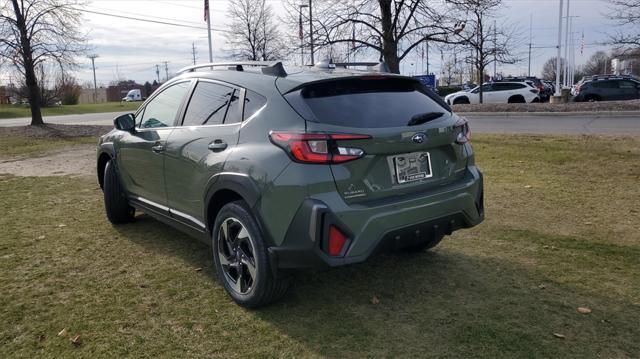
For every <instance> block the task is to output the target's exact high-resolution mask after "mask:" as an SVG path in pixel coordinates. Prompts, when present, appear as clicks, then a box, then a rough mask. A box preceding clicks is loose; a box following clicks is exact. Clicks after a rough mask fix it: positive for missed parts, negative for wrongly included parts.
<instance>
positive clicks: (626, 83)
mask: <svg viewBox="0 0 640 359" xmlns="http://www.w3.org/2000/svg"><path fill="white" fill-rule="evenodd" d="M619 84H620V88H621V89H634V88H636V86H637V85H638V84H637V83H636V82H633V81H620V83H619Z"/></svg>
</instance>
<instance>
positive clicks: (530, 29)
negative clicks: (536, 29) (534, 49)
mask: <svg viewBox="0 0 640 359" xmlns="http://www.w3.org/2000/svg"><path fill="white" fill-rule="evenodd" d="M532 30H533V14H529V70H528V71H527V76H531V40H532V38H531V36H532Z"/></svg>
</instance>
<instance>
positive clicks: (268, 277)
mask: <svg viewBox="0 0 640 359" xmlns="http://www.w3.org/2000/svg"><path fill="white" fill-rule="evenodd" d="M212 248H213V259H214V262H215V266H216V271H217V275H218V280H219V281H220V282H221V283H222V285H223V286H224V289H225V290H226V291H227V293H229V295H230V296H231V298H232V299H233V300H234V301H235V302H236V303H238V304H240V305H242V306H244V307H247V308H257V307H261V306H264V305H266V304H269V303H271V302H273V301H275V300H276V299H278V298H280V297H281V296H283V295H284V294H285V292H286V291H287V289H288V287H289V279H288V278H277V277H276V276H275V275H274V273H273V271H272V268H271V263H269V258H268V255H267V248H266V246H265V244H264V240H263V236H262V233H261V232H260V229H259V227H258V224H257V222H256V221H255V219H254V218H253V216H252V215H251V213H250V212H249V210H248V209H247V207H246V205H245V204H244V202H242V201H236V202H231V203H228V204H226V205H224V206H223V207H222V209H220V212H219V213H218V216H217V218H216V222H215V224H214V227H213V235H212Z"/></svg>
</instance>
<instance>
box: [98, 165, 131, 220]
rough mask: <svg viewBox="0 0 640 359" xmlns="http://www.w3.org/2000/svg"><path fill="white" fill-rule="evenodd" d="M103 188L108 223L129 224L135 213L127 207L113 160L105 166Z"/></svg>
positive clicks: (127, 202) (127, 203)
mask: <svg viewBox="0 0 640 359" xmlns="http://www.w3.org/2000/svg"><path fill="white" fill-rule="evenodd" d="M103 187H104V188H103V194H104V209H105V211H106V212H107V218H108V219H109V221H110V222H111V223H113V224H120V223H127V222H131V221H132V220H133V217H134V216H135V213H136V211H135V209H134V208H133V207H131V206H130V205H129V201H127V197H126V195H125V193H124V191H123V190H122V186H121V185H120V179H119V178H118V174H117V173H116V168H115V166H114V165H113V160H109V161H108V162H107V164H106V165H105V168H104V186H103Z"/></svg>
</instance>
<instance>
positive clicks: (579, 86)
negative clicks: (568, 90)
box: [575, 85, 582, 95]
mask: <svg viewBox="0 0 640 359" xmlns="http://www.w3.org/2000/svg"><path fill="white" fill-rule="evenodd" d="M581 88H582V85H576V91H575V93H576V95H577V94H579V93H580V89H581Z"/></svg>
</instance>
